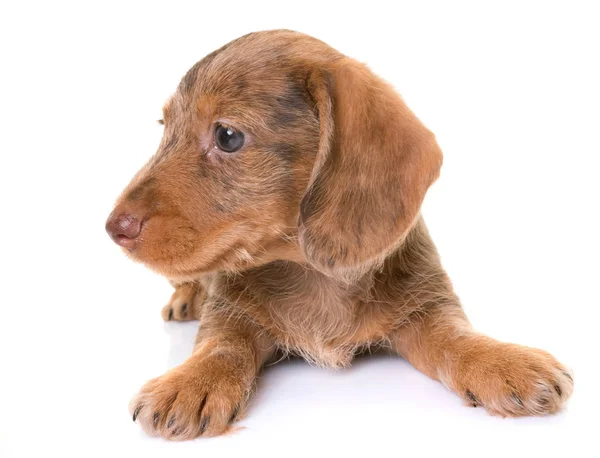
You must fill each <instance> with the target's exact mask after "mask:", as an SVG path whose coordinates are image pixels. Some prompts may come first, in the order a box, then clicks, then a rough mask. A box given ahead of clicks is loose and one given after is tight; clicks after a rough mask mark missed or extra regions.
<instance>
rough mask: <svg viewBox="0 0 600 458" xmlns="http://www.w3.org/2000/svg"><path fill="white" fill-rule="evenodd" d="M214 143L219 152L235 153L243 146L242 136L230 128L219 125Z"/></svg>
mask: <svg viewBox="0 0 600 458" xmlns="http://www.w3.org/2000/svg"><path fill="white" fill-rule="evenodd" d="M215 143H216V144H217V146H218V147H219V149H220V150H221V151H225V152H226V153H235V152H236V151H237V150H239V149H240V148H241V147H242V146H244V134H243V133H241V132H238V131H237V130H235V129H233V128H231V127H227V126H224V125H222V124H219V125H218V126H217V129H216V130H215Z"/></svg>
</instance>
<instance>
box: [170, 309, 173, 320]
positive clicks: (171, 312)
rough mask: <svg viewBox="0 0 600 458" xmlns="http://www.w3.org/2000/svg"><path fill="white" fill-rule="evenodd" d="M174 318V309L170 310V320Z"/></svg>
mask: <svg viewBox="0 0 600 458" xmlns="http://www.w3.org/2000/svg"><path fill="white" fill-rule="evenodd" d="M172 319H173V309H171V310H169V321H171V320H172Z"/></svg>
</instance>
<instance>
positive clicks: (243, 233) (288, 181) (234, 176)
mask: <svg viewBox="0 0 600 458" xmlns="http://www.w3.org/2000/svg"><path fill="white" fill-rule="evenodd" d="M162 122H163V123H164V136H163V139H162V142H161V144H160V146H159V148H158V151H157V153H156V154H155V155H154V157H153V158H152V159H151V160H150V161H149V163H148V164H147V165H146V166H145V167H144V168H142V169H141V170H140V172H139V173H138V174H137V175H136V176H135V177H134V179H133V180H132V182H131V183H130V184H129V186H128V187H127V188H126V189H125V191H124V192H123V194H122V196H121V197H120V198H119V200H118V202H117V204H116V208H115V210H114V211H113V213H112V214H111V216H110V217H109V219H108V222H107V230H108V231H109V233H110V234H111V236H112V237H113V239H114V240H115V241H116V242H117V243H118V244H119V245H121V246H122V247H123V248H124V249H125V251H126V253H127V254H128V255H129V256H130V257H131V258H132V259H134V260H136V261H139V262H142V263H144V264H145V265H147V266H148V267H150V268H151V269H154V270H155V271H157V272H159V273H161V274H162V275H164V276H166V277H167V278H168V279H169V280H170V281H171V282H172V284H173V285H174V286H175V289H176V290H175V293H174V294H173V297H172V298H171V301H170V303H169V304H168V305H167V306H166V307H165V308H164V309H163V313H162V316H163V318H164V319H165V320H191V319H199V320H200V329H199V331H198V337H197V340H196V346H195V350H194V352H193V354H192V356H191V357H190V358H189V359H188V360H187V361H186V362H185V363H183V364H182V365H181V366H179V367H177V368H175V369H173V370H171V371H169V372H167V373H166V374H165V375H163V376H161V377H158V378H156V379H154V380H151V381H150V382H148V383H147V384H146V385H144V386H143V387H142V389H141V391H140V393H139V394H138V395H137V396H136V397H135V398H134V399H133V401H132V403H131V412H132V415H133V419H134V421H136V420H137V421H139V423H140V425H141V426H142V428H144V430H146V431H147V432H148V433H150V434H154V435H160V436H162V437H164V438H167V439H176V440H181V439H191V438H194V437H196V436H199V435H203V436H214V435H218V434H222V433H224V432H226V431H227V430H228V429H229V428H230V425H231V424H232V422H234V421H235V420H236V418H238V417H239V415H241V414H242V413H243V412H244V408H245V406H246V402H247V400H248V397H249V396H250V394H251V392H252V390H253V388H254V385H255V380H256V376H257V374H258V372H259V371H260V369H261V366H263V364H264V363H265V362H266V361H268V360H273V359H274V358H278V357H279V356H280V355H281V354H296V355H300V356H302V357H304V358H305V359H307V360H308V361H310V362H312V363H314V364H318V365H321V366H326V367H344V366H348V365H349V364H350V363H351V361H352V359H353V357H354V356H355V355H356V354H357V352H359V351H362V350H365V349H369V348H371V347H373V346H378V345H385V346H387V347H388V348H391V349H393V350H394V351H395V352H397V353H398V354H399V355H401V356H403V357H404V358H406V359H407V360H408V361H410V362H411V363H412V364H413V365H414V366H415V367H416V368H418V369H419V370H421V371H422V372H424V373H425V374H427V375H428V376H429V377H432V378H434V379H437V380H440V381H441V382H442V383H444V384H445V385H446V386H447V387H448V388H449V389H451V390H453V391H455V392H456V393H457V394H458V395H459V396H461V397H462V398H463V399H464V400H465V402H466V403H467V404H469V405H473V406H483V407H484V408H485V409H486V410H488V411H489V412H490V413H493V414H498V415H502V416H523V415H542V414H549V413H554V412H556V411H558V410H559V409H560V408H561V407H562V405H563V404H564V403H565V401H566V400H567V398H568V397H569V396H570V395H571V392H572V389H573V379H572V376H571V374H570V373H569V371H568V370H567V369H565V368H564V367H563V366H562V365H561V364H560V363H559V362H558V361H556V360H555V359H554V358H553V357H552V356H551V355H549V354H548V353H546V352H544V351H541V350H536V349H533V348H527V347H522V346H518V345H513V344H507V343H502V342H499V341H496V340H493V339H491V338H489V337H486V336H483V335H481V334H478V333H477V332H475V331H474V330H473V329H472V328H471V326H470V324H469V322H468V320H467V318H466V317H465V315H464V313H463V311H462V309H461V306H460V303H459V301H458V299H457V297H456V295H455V294H454V292H453V289H452V284H451V282H450V280H449V279H448V277H447V275H446V273H445V271H444V270H443V268H442V267H441V265H440V260H439V257H438V254H437V251H436V248H435V246H434V244H433V242H432V241H431V239H430V237H429V234H428V232H427V228H426V226H425V223H424V222H423V219H422V218H421V216H420V214H419V209H420V206H421V203H422V201H423V198H424V196H425V193H426V191H427V189H428V187H429V186H430V185H431V184H432V183H433V182H434V181H435V179H436V178H437V177H438V174H439V170H440V167H441V164H442V154H441V151H440V149H439V147H438V145H437V143H436V140H435V137H434V136H433V134H432V133H431V132H430V131H429V130H427V129H426V128H425V127H424V126H423V124H422V123H421V122H420V121H419V120H418V119H417V117H416V116H415V115H414V114H413V113H412V112H411V111H410V110H409V109H408V107H407V106H406V105H405V104H404V102H403V101H402V99H401V98H400V97H399V96H398V94H397V93H396V92H395V91H394V90H393V89H392V87H391V86H390V85H389V84H388V83H386V82H385V81H383V80H382V79H380V78H378V77H377V76H375V75H374V74H373V73H372V72H371V71H370V70H369V69H368V68H367V67H366V66H364V65H362V64H360V63H358V62H356V61H355V60H353V59H351V58H348V57H346V56H344V55H343V54H341V53H339V52H337V51H336V50H334V49H332V48H330V47H329V46H327V45H326V44H325V43H322V42H321V41H318V40H316V39H314V38H311V37H309V36H306V35H303V34H300V33H295V32H291V31H284V30H279V31H269V32H259V33H253V34H249V35H246V36H243V37H241V38H239V39H237V40H235V41H233V42H231V43H229V44H227V45H225V46H223V47H222V48H221V49H219V50H217V51H215V52H213V53H211V54H209V55H208V56H206V57H205V58H204V59H202V60H201V61H200V62H198V63H197V64H196V65H194V67H192V69H191V70H190V71H189V72H188V73H187V74H186V75H185V76H184V77H183V79H182V80H181V83H180V85H179V87H178V88H177V91H176V92H175V94H174V95H173V97H172V98H171V99H170V100H169V101H168V102H167V104H166V105H165V107H164V119H163V120H162ZM220 124H222V125H225V126H227V127H231V128H233V129H235V130H237V131H239V132H242V133H243V134H244V137H245V143H244V146H243V147H242V148H241V149H240V150H239V151H237V152H234V153H227V152H224V151H222V150H220V149H219V147H218V146H217V143H216V142H215V129H216V127H217V126H218V125H220Z"/></svg>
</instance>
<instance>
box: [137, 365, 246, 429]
mask: <svg viewBox="0 0 600 458" xmlns="http://www.w3.org/2000/svg"><path fill="white" fill-rule="evenodd" d="M252 384H253V383H252V380H251V379H250V378H249V376H248V374H245V373H243V372H241V369H240V367H236V364H234V362H232V361H231V360H229V359H228V358H226V357H224V356H222V355H216V356H209V357H205V358H203V359H201V360H200V361H192V360H188V361H187V362H186V363H184V364H183V365H182V366H179V367H177V368H175V369H173V370H172V371H170V372H168V373H166V374H165V375H163V376H161V377H158V378H155V379H153V380H150V381H149V382H148V383H146V384H145V385H144V386H143V387H142V389H141V390H140V392H139V393H138V394H137V395H136V396H135V397H134V398H133V399H132V401H131V403H130V405H129V409H130V413H131V415H132V417H133V421H136V420H137V421H139V423H140V425H141V426H142V428H143V429H144V431H146V432H147V433H148V434H150V435H153V436H156V435H158V436H162V437H163V438H165V439H169V440H185V439H193V438H195V437H197V436H216V435H219V434H224V433H225V432H227V431H228V430H229V428H230V425H231V424H232V423H233V422H234V421H235V420H236V419H237V418H238V416H239V415H240V413H241V411H242V410H243V409H244V406H245V404H246V401H247V399H248V396H249V394H250V392H251V389H252Z"/></svg>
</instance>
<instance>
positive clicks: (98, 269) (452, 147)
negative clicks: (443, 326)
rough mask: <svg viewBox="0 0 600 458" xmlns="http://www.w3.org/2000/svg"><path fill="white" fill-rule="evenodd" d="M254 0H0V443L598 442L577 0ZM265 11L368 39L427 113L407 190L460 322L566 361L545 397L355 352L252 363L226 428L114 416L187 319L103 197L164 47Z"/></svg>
mask: <svg viewBox="0 0 600 458" xmlns="http://www.w3.org/2000/svg"><path fill="white" fill-rule="evenodd" d="M259 3H260V2H258V1H253V2H235V1H233V0H232V1H230V2H226V3H224V4H219V3H214V2H212V3H210V4H209V2H190V3H188V4H186V5H183V4H180V3H179V2H169V3H165V2H162V3H156V4H154V3H152V2H147V1H146V2H140V3H138V4H135V2H111V1H109V0H107V1H106V2H99V3H94V4H92V3H90V2H72V3H69V2H41V1H40V2H38V3H37V4H36V3H35V2H33V3H32V4H30V2H12V3H10V4H9V2H4V3H3V4H2V6H1V7H0V17H1V18H2V19H1V21H2V24H1V26H0V41H1V42H2V43H3V48H2V66H3V70H2V72H0V158H1V159H0V242H1V246H0V266H1V269H2V275H1V276H0V458H14V457H42V456H61V457H103V458H104V457H111V456H114V457H137V456H145V457H151V456H157V457H159V456H160V457H163V456H169V457H171V456H173V457H178V456H190V457H206V456H215V457H228V456H237V457H240V456H258V455H259V454H260V455H261V456H263V457H271V456H272V457H286V456H308V457H322V456H323V457H330V456H331V457H337V456H360V457H369V458H370V457H376V456H392V457H406V458H413V457H429V456H444V457H446V456H449V457H454V456H460V457H461V458H462V457H468V456H502V457H507V456H511V457H512V456H514V457H520V456H528V457H537V456H544V457H546V456H560V457H561V458H564V457H588V456H590V457H592V456H600V447H599V446H598V438H597V435H598V430H599V425H600V422H599V420H598V412H600V402H599V401H600V399H599V395H598V390H599V388H598V383H599V375H600V374H599V373H600V371H599V365H598V350H599V349H600V338H599V337H600V331H599V324H598V323H599V321H598V318H597V316H598V310H600V296H599V293H598V285H599V284H600V268H599V266H600V264H599V261H598V260H599V259H600V243H599V240H600V239H599V234H600V218H599V213H598V208H599V200H600V180H599V175H598V174H599V170H600V162H599V161H600V159H599V158H600V137H599V126H600V111H599V108H598V107H600V90H599V88H600V85H599V84H598V81H600V71H599V68H598V62H597V61H598V59H597V56H598V43H600V35H599V33H600V29H599V28H598V26H597V24H598V20H597V18H598V14H597V12H596V11H594V8H593V2H589V3H587V4H584V2H563V3H555V2H539V3H536V2H514V3H511V2H508V1H507V2H502V3H501V4H500V3H494V4H492V3H489V2H471V3H463V2H439V3H438V4H436V5H435V6H434V5H432V4H430V3H429V2H425V1H423V2H410V3H403V2H380V3H378V2H375V1H372V2H367V3H368V5H367V4H365V2H360V4H356V5H350V2H348V4H347V5H346V4H345V6H344V10H343V14H341V12H340V10H339V6H337V5H338V2H331V3H326V2H322V1H319V2H311V1H309V0H305V1H303V2H302V5H301V6H294V8H295V9H294V11H293V12H292V11H289V10H286V9H285V8H283V7H282V6H281V5H283V4H284V2H273V3H271V4H270V5H266V4H265V3H261V4H259ZM292 3H293V2H292ZM290 5H291V4H290ZM394 8H395V9H394ZM281 27H286V28H292V29H296V30H301V31H304V32H306V33H309V34H312V35H315V36H317V37H319V38H321V39H323V40H325V41H326V42H329V43H330V44H332V45H333V46H335V47H337V48H339V49H340V50H341V51H343V52H344V53H346V54H348V55H351V56H354V57H356V58H358V59H360V60H362V61H365V62H368V63H369V64H370V65H371V67H372V68H373V69H374V70H375V71H376V72H378V73H379V74H381V75H382V76H384V77H385V78H386V79H388V80H389V81H391V82H392V83H393V84H394V86H395V87H397V88H398V89H399V90H400V92H401V93H402V94H403V96H404V98H405V100H406V101H407V102H408V104H409V105H410V106H411V108H413V109H414V111H415V112H416V113H417V114H418V115H419V116H420V117H421V119H423V121H424V122H425V123H426V124H427V125H428V126H429V127H430V128H431V129H432V130H433V131H434V132H435V133H436V135H437V138H438V140H439V142H440V145H441V146H442V149H443V151H444V154H445V161H444V167H443V169H442V175H441V178H440V180H439V181H438V182H437V183H436V184H435V185H434V186H433V188H432V189H431V190H430V192H429V193H428V196H427V199H426V202H425V205H424V210H423V211H424V215H425V219H426V221H427V224H428V226H429V228H430V231H431V233H432V236H433V238H434V240H435V242H436V244H437V245H438V248H439V250H440V253H441V254H442V260H443V263H444V265H445V267H446V268H447V270H448V272H449V274H450V276H451V278H452V280H453V282H454V284H455V287H456V290H457V292H458V294H459V296H460V297H461V299H462V301H463V303H464V307H465V310H466V311H467V314H468V315H469V317H470V318H471V321H472V323H473V325H474V326H475V327H476V328H477V329H479V330H480V331H482V332H485V333H488V334H490V335H492V336H494V337H496V338H498V339H502V340H506V341H511V342H517V343H521V344H524V345H530V346H536V347H540V348H543V349H545V350H548V351H550V352H552V353H553V354H555V356H557V358H559V359H560V360H561V361H563V362H564V363H565V364H566V365H568V366H569V367H571V368H572V369H573V370H574V373H575V392H574V395H573V397H572V399H571V401H570V402H569V404H568V406H567V409H566V410H565V411H564V412H562V413H561V414H559V415H555V416H552V417H547V418H526V419H519V420H514V419H501V418H496V417H491V416H488V415H487V414H486V413H485V412H484V411H483V410H482V409H479V408H477V409H474V408H472V407H466V406H463V405H462V402H461V401H460V399H459V398H458V397H457V396H456V395H454V394H453V393H450V392H448V391H447V390H446V389H445V388H444V387H442V386H441V385H440V384H439V383H437V382H434V381H432V380H430V379H428V378H427V377H425V376H423V375H422V374H420V373H418V372H417V371H415V370H414V369H413V368H411V367H410V366H409V365H408V364H407V363H406V362H405V361H402V360H401V359H399V358H395V357H390V356H385V355H377V356H372V357H361V358H360V359H358V360H357V361H356V363H355V364H354V366H353V367H352V368H351V369H348V370H345V371H339V372H335V371H328V370H323V369H317V368H314V367H310V366H308V365H307V364H305V363H303V362H302V361H291V362H283V363H281V364H278V365H276V366H274V367H271V368H268V369H267V370H266V371H265V372H264V375H263V376H262V377H261V379H260V384H259V388H258V392H257V394H256V396H255V398H254V400H253V403H252V408H251V409H250V411H249V414H248V417H247V418H246V419H245V420H244V421H242V422H241V425H242V426H243V429H240V430H239V431H238V432H237V433H235V434H232V435H230V436H228V437H221V438H215V439H208V440H205V439H201V440H197V441H192V442H186V443H169V442H167V441H164V440H161V439H154V438H149V437H147V436H146V435H144V434H143V433H142V432H141V430H140V428H139V426H138V425H137V424H134V423H133V422H132V420H131V417H130V415H129V413H128V409H127V406H128V402H129V399H130V398H131V396H132V395H134V394H135V393H136V391H137V390H138V389H139V387H140V386H141V385H142V384H143V383H144V382H145V381H146V380H148V379H149V378H151V377H155V376H157V375H160V374H161V373H163V372H164V371H166V370H168V369H169V368H170V367H172V366H173V365H176V364H178V363H180V362H181V361H183V360H184V359H185V358H186V357H187V355H188V354H189V353H190V350H191V345H192V342H193V339H194V333H195V328H196V326H197V324H194V323H188V324H185V325H181V324H175V323H169V324H164V323H163V322H162V321H161V319H160V309H161V307H162V306H163V305H164V304H165V303H166V301H167V299H168V298H169V296H170V294H171V288H170V286H169V285H168V284H167V282H166V281H165V280H164V279H161V278H158V277H157V276H155V275H154V274H152V273H150V272H149V271H147V270H146V269H145V268H144V267H142V266H140V265H136V264H134V263H132V262H131V261H129V260H128V259H126V257H125V256H124V255H123V254H122V253H121V252H120V251H119V249H118V248H117V247H116V246H115V245H114V244H113V243H111V241H110V240H109V238H108V236H107V235H106V234H105V232H104V221H105V219H106V216H107V215H108V213H109V212H110V210H111V206H112V204H113V202H114V200H115V199H116V197H117V195H118V194H119V192H120V191H121V190H122V189H123V187H124V186H125V185H126V184H127V182H128V181H129V179H130V178H131V177H132V175H133V174H134V173H135V171H137V169H138V168H139V167H141V166H142V165H143V163H144V162H145V161H146V160H147V159H148V158H149V157H150V155H151V154H152V153H153V152H154V151H155V148H156V146H157V144H158V142H159V139H160V136H161V134H162V130H161V127H160V126H158V125H157V124H156V123H155V120H156V119H158V118H159V117H160V116H161V115H160V113H161V107H162V104H163V102H164V101H165V99H166V98H167V97H168V95H169V94H170V92H171V91H172V90H173V89H174V88H175V87H176V85H177V83H178V81H179V78H180V77H181V76H182V75H183V73H184V72H185V70H186V69H187V68H189V67H190V66H191V65H192V64H193V63H194V62H195V61H196V60H198V59H199V58H201V57H202V56H204V55H205V54H207V53H209V52H211V51H212V50H213V49H215V48H217V47H219V46H221V45H223V44H224V43H226V42H227V41H229V40H231V39H233V38H236V37H237V36H239V35H242V34H243V33H246V32H250V31H252V30H260V29H268V28H281Z"/></svg>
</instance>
